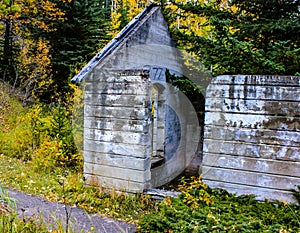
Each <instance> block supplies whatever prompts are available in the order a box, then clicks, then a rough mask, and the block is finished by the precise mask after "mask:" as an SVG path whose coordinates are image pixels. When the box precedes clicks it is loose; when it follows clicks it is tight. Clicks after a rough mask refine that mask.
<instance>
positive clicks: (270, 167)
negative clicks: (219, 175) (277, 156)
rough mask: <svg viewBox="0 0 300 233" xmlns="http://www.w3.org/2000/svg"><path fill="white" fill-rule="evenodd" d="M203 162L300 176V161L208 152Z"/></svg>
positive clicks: (208, 164)
mask: <svg viewBox="0 0 300 233" xmlns="http://www.w3.org/2000/svg"><path fill="white" fill-rule="evenodd" d="M202 163H203V166H205V167H216V168H228V169H234V170H244V171H253V172H259V173H269V174H275V175H284V176H291V177H297V178H300V161H299V162H294V161H290V162H288V161H278V160H274V159H256V158H251V157H244V156H232V155H219V154H212V153H206V155H205V156H204V158H203V161H202Z"/></svg>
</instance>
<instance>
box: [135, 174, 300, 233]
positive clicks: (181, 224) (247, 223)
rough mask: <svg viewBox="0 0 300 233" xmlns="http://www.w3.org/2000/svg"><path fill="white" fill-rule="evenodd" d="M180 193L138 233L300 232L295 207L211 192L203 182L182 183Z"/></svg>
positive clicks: (149, 216) (299, 212)
mask: <svg viewBox="0 0 300 233" xmlns="http://www.w3.org/2000/svg"><path fill="white" fill-rule="evenodd" d="M179 189H180V191H181V192H182V194H181V195H180V196H179V197H178V198H166V199H165V200H163V201H162V202H160V203H158V204H157V210H156V211H155V212H153V213H151V214H146V215H144V216H143V217H142V218H141V220H140V221H139V232H170V233H171V232H172V233H175V232H178V233H179V232H180V233H182V232H202V233H210V232H251V233H252V232H257V233H261V232H278V233H288V232H290V233H291V232H293V233H299V232H300V207H299V206H297V205H295V204H290V205H288V204H285V203H282V202H275V203H271V202H267V201H265V202H258V201H256V200H255V199H254V196H252V195H245V196H240V197H237V196H235V195H233V194H229V193H228V192H226V191H225V190H213V189H210V188H209V187H208V186H207V185H205V184H204V183H202V181H201V179H200V178H192V179H191V180H183V181H182V183H181V185H180V188H179ZM298 193H299V192H298Z"/></svg>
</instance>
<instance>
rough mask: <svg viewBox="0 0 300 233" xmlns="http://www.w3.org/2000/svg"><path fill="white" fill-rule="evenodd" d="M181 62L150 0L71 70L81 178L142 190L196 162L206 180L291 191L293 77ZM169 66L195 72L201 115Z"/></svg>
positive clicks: (294, 172)
mask: <svg viewBox="0 0 300 233" xmlns="http://www.w3.org/2000/svg"><path fill="white" fill-rule="evenodd" d="M183 64H184V58H183V56H182V54H181V53H180V52H179V51H178V50H177V49H176V47H175V44H174V42H173V41H172V39H171V36H170V32H169V29H168V25H167V23H166V21H165V19H164V17H163V14H162V12H161V9H160V7H159V6H156V5H154V4H151V5H149V6H147V7H146V8H145V9H144V10H143V11H142V12H141V13H140V14H139V15H138V16H137V17H136V18H134V19H133V20H132V21H131V22H130V23H129V24H128V25H127V26H126V27H125V28H124V29H123V30H122V31H121V32H120V33H119V34H118V35H117V36H116V37H115V38H114V39H113V40H112V41H111V42H110V43H109V44H108V45H107V46H106V47H105V48H104V49H103V50H101V51H100V52H99V53H98V54H97V55H96V56H95V57H94V58H93V59H92V60H91V61H90V62H89V63H88V64H87V65H86V66H85V67H84V68H83V69H82V70H81V71H80V72H79V73H78V74H77V75H76V76H75V77H74V78H73V79H72V82H74V83H80V82H84V176H85V178H86V183H87V184H89V185H95V186H100V187H104V188H110V189H117V190H122V191H126V192H143V191H144V190H146V189H149V188H153V187H159V186H161V185H164V184H166V183H168V182H170V181H171V180H173V179H174V178H175V177H177V176H178V175H180V174H181V173H182V172H183V171H184V170H185V169H186V168H187V167H188V166H190V165H192V167H193V168H195V170H196V171H197V172H198V173H202V174H203V180H204V182H206V183H208V184H209V185H210V186H211V187H214V188H225V189H227V190H229V191H231V192H236V193H237V194H247V193H253V194H256V195H257V196H258V198H259V199H264V198H270V199H279V200H281V199H284V200H287V201H292V196H291V192H290V191H289V190H290V189H292V188H296V185H300V123H299V122H300V121H299V119H300V81H299V80H300V79H299V77H279V76H220V77H216V78H213V79H212V80H209V76H207V75H206V74H203V73H201V74H200V77H198V76H199V73H198V74H195V75H193V74H191V73H188V72H186V68H185V67H184V65H183ZM168 74H172V75H175V76H182V75H183V76H186V77H188V78H190V79H191V80H194V81H196V82H197V80H200V82H199V83H198V84H199V85H202V87H205V88H206V89H207V93H206V103H205V119H203V118H204V117H202V119H200V120H199V116H201V114H200V115H199V114H197V113H196V112H195V109H194V107H193V105H192V104H191V102H190V101H189V99H188V98H187V97H186V96H185V95H184V94H183V93H181V92H180V91H179V90H178V88H176V87H174V86H173V85H171V84H170V83H169V82H168ZM197 75H198V76H197ZM196 76H197V77H196ZM207 81H209V85H208V84H207ZM200 118H201V117H200ZM203 120H205V125H203V124H201V122H203ZM202 129H204V130H202ZM202 142H203V143H204V144H203V145H202V144H201V143H202ZM202 148H203V149H202Z"/></svg>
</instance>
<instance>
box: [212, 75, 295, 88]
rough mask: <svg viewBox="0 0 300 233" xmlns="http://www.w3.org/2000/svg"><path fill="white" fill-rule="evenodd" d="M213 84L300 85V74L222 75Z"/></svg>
mask: <svg viewBox="0 0 300 233" xmlns="http://www.w3.org/2000/svg"><path fill="white" fill-rule="evenodd" d="M211 83H212V84H228V85H229V84H233V83H234V84H237V85H254V86H259V85H263V86H266V85H270V86H300V76H278V75H221V76H218V77H215V78H214V79H213V80H212V82H211Z"/></svg>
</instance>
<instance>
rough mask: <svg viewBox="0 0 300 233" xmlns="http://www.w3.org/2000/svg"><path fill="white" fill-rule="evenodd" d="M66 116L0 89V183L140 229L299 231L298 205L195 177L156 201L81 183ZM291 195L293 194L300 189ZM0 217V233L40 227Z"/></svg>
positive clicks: (78, 158) (62, 109)
mask: <svg viewBox="0 0 300 233" xmlns="http://www.w3.org/2000/svg"><path fill="white" fill-rule="evenodd" d="M0 89H1V87H0ZM69 117H70V112H69V110H68V108H67V107H65V106H63V105H58V106H53V107H52V108H47V107H46V108H45V107H43V106H35V107H34V108H32V109H25V108H22V107H21V104H20V103H19V102H17V101H15V100H13V99H11V98H9V97H8V96H7V95H6V94H5V92H3V93H1V92H0V127H1V131H0V184H1V185H3V186H6V187H9V188H13V189H16V190H19V191H23V192H25V193H28V194H33V195H38V196H42V197H45V198H46V199H48V200H49V201H57V202H61V203H65V204H69V205H76V206H78V207H81V208H83V209H84V210H86V211H87V212H89V213H99V214H104V215H106V216H110V217H114V218H117V219H122V220H125V221H127V222H129V223H136V224H138V230H139V231H140V232H169V233H171V232H279V233H287V232H290V233H292V232H293V233H294V232H295V233H299V232H300V220H299V219H300V217H299V216H300V210H299V206H296V205H287V204H286V203H282V202H276V203H270V202H257V201H256V200H255V199H254V197H253V196H241V197H236V196H234V195H232V194H229V193H227V192H226V191H224V190H212V189H210V188H209V187H208V186H207V185H205V184H203V183H202V182H201V179H200V178H193V179H187V180H181V182H180V183H179V185H178V186H179V191H181V192H182V194H181V195H180V196H179V197H178V198H165V199H164V200H163V201H156V202H154V201H152V200H151V199H150V197H148V196H145V195H142V194H139V195H138V194H136V195H126V194H122V193H117V192H114V191H109V192H107V191H105V190H102V189H101V188H100V187H88V186H85V184H84V182H83V174H82V158H81V156H80V154H79V153H77V152H78V151H76V148H74V139H73V138H72V137H70V135H72V133H71V130H72V126H71V124H70V119H69ZM295 196H296V197H297V198H298V200H299V199H300V192H299V191H295ZM22 221H23V223H22ZM1 223H2V225H3V226H4V227H5V228H2V229H1V227H2V226H0V232H20V231H21V230H22V229H29V231H28V232H45V231H43V226H42V225H39V224H38V223H35V222H30V221H29V222H28V221H27V222H26V221H24V220H19V219H17V218H16V215H15V214H9V213H4V212H1V211H0V224H1ZM11 229H13V230H11ZM1 230H2V231H1ZM23 232H26V231H25V230H24V231H23Z"/></svg>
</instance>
